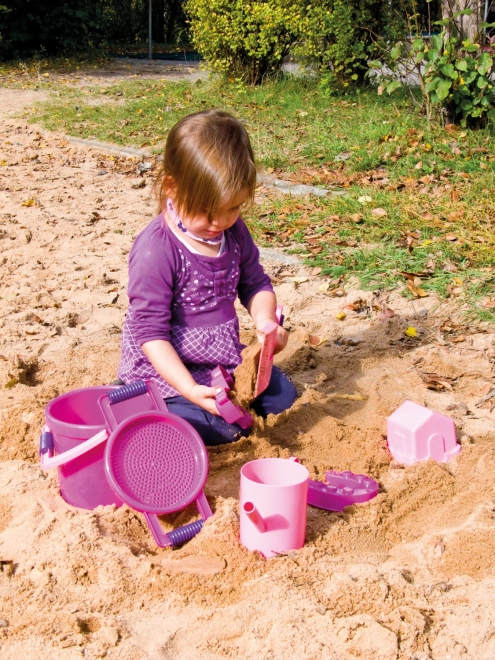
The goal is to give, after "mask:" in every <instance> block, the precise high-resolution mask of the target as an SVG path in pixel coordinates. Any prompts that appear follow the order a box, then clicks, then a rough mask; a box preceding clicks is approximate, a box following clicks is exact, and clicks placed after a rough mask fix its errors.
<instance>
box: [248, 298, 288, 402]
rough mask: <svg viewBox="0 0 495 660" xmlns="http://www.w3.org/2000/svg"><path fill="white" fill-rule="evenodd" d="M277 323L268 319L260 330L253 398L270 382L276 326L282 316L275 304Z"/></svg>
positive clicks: (279, 306)
mask: <svg viewBox="0 0 495 660" xmlns="http://www.w3.org/2000/svg"><path fill="white" fill-rule="evenodd" d="M275 316H276V318H277V323H274V322H273V321H268V323H266V324H265V326H264V327H263V328H262V330H261V353H260V361H259V365H258V374H257V377H256V385H255V388H254V398H256V397H257V396H259V395H260V394H261V393H262V392H264V391H265V390H266V388H267V387H268V385H269V384H270V378H271V376H272V367H273V355H274V353H275V347H276V345H277V328H278V326H279V325H283V322H284V317H283V314H282V305H277V310H276V312H275Z"/></svg>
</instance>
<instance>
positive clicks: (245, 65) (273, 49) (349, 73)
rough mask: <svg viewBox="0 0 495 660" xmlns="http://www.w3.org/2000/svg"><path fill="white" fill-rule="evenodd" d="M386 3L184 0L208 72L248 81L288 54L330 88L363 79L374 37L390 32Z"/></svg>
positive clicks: (258, 78)
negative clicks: (316, 72) (315, 72)
mask: <svg viewBox="0 0 495 660" xmlns="http://www.w3.org/2000/svg"><path fill="white" fill-rule="evenodd" d="M387 7H388V4H387V2H386V0H313V1H312V2H311V0H284V1H283V2H282V0H186V4H185V8H186V11H187V13H188V16H189V21H190V31H191V36H192V39H193V42H194V44H195V46H196V47H197V48H198V50H199V51H200V53H201V54H202V55H203V57H204V58H205V60H206V61H207V62H208V65H209V67H210V69H212V70H213V71H216V72H221V73H225V74H227V75H228V76H230V77H232V78H235V79H240V80H243V81H244V82H248V83H259V82H261V81H262V80H263V78H264V76H265V75H266V74H268V73H271V72H274V71H277V70H278V69H279V68H280V66H281V63H282V60H283V58H284V56H285V55H287V54H289V52H290V53H291V54H293V55H295V57H296V59H297V60H298V61H299V62H301V63H302V64H303V65H308V66H311V67H313V69H316V70H318V71H319V72H320V73H322V74H323V81H324V82H325V83H328V84H330V85H336V84H337V85H342V86H347V85H349V84H352V83H353V82H354V83H355V82H358V81H359V80H362V78H363V76H364V73H365V71H366V70H367V67H366V61H367V60H368V59H369V58H370V57H372V56H373V53H374V50H375V46H374V39H373V33H374V32H379V31H383V30H384V29H385V30H386V31H387V33H388V23H387V25H386V22H387V21H388V17H389V15H390V12H388V11H387Z"/></svg>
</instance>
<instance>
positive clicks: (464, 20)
mask: <svg viewBox="0 0 495 660" xmlns="http://www.w3.org/2000/svg"><path fill="white" fill-rule="evenodd" d="M463 9H472V11H473V13H472V14H471V16H458V17H457V18H456V19H455V22H456V25H457V29H458V31H459V34H460V36H461V38H462V39H469V40H470V41H477V40H478V39H479V36H480V33H481V32H482V29H481V24H482V22H483V20H484V18H485V0H442V18H451V17H452V16H453V14H455V13H456V12H458V11H462V10H463Z"/></svg>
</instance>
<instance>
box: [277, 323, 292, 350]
mask: <svg viewBox="0 0 495 660" xmlns="http://www.w3.org/2000/svg"><path fill="white" fill-rule="evenodd" d="M288 341H289V333H288V332H287V330H286V329H285V328H283V327H282V326H281V325H279V326H278V328H277V344H276V346H275V353H280V351H283V350H284V348H285V347H286V346H287V342H288Z"/></svg>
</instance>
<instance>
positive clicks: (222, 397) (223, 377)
mask: <svg viewBox="0 0 495 660" xmlns="http://www.w3.org/2000/svg"><path fill="white" fill-rule="evenodd" d="M233 385H234V381H233V379H232V376H231V375H230V374H229V372H228V371H227V370H226V369H224V368H223V367H221V366H218V367H216V369H213V370H212V372H211V386H212V387H218V388H220V390H219V391H218V392H217V393H216V395H215V403H216V406H217V410H218V412H219V413H220V415H221V416H222V417H223V418H224V420H225V421H226V422H227V423H228V424H239V426H240V427H241V428H243V429H247V428H249V427H250V426H251V425H252V423H253V418H252V417H251V415H250V414H249V413H248V412H246V411H245V410H244V408H241V406H236V405H235V403H234V402H233V401H231V400H230V399H229V396H228V394H227V391H228V390H230V389H232V387H233Z"/></svg>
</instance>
